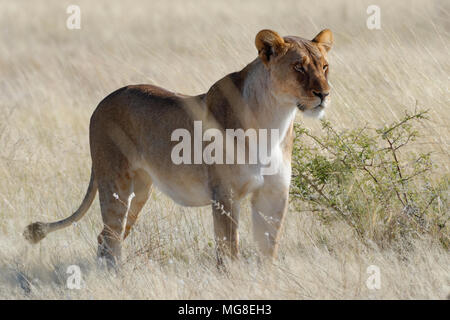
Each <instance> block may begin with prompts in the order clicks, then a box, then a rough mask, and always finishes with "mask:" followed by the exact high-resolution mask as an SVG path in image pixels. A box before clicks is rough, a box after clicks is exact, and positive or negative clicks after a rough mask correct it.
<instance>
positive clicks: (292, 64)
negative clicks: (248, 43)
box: [255, 29, 333, 118]
mask: <svg viewBox="0 0 450 320" xmlns="http://www.w3.org/2000/svg"><path fill="white" fill-rule="evenodd" d="M332 44H333V34H332V33H331V31H330V30H328V29H325V30H322V31H321V32H320V33H319V34H318V35H317V36H316V37H315V38H314V39H313V40H306V39H303V38H300V37H293V36H288V37H284V38H282V37H280V36H279V35H278V33H276V32H275V31H272V30H262V31H260V32H259V33H258V34H257V35H256V39H255V45H256V48H257V49H258V53H259V57H260V59H261V60H262V62H263V63H264V65H265V66H266V68H267V69H268V70H269V73H270V83H271V86H272V91H273V92H274V93H275V95H277V96H278V97H281V98H282V99H283V100H285V101H288V102H289V103H290V104H294V105H297V107H298V108H299V109H300V110H301V111H302V112H303V113H304V114H305V115H308V116H313V117H319V118H320V117H321V116H322V115H323V113H324V110H325V108H326V107H327V105H328V104H329V101H330V96H329V93H330V86H329V84H328V72H329V65H328V61H327V52H328V51H329V50H330V49H331V46H332Z"/></svg>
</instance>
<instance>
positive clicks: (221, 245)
mask: <svg viewBox="0 0 450 320" xmlns="http://www.w3.org/2000/svg"><path fill="white" fill-rule="evenodd" d="M332 42H333V38H332V34H331V31H329V30H324V31H322V32H321V33H319V34H318V35H317V36H316V37H315V38H314V39H313V40H311V41H309V40H306V39H302V38H298V37H284V38H282V37H280V36H279V35H278V34H277V33H276V32H274V31H271V30H263V31H261V32H259V33H258V34H257V36H256V39H255V45H256V47H257V50H258V57H257V58H256V59H255V60H254V61H253V62H251V63H250V64H249V65H247V66H246V67H245V68H244V69H243V70H241V71H239V72H234V73H231V74H229V75H227V76H225V77H224V78H222V79H220V80H219V81H217V82H216V83H215V84H214V85H213V86H212V87H211V88H210V89H209V90H208V92H207V93H205V94H201V95H198V96H186V95H182V94H177V93H173V92H170V91H167V90H165V89H162V88H159V87H156V86H152V85H132V86H127V87H124V88H121V89H119V90H117V91H115V92H113V93H111V94H110V95H109V96H107V97H106V98H105V99H103V100H102V101H101V102H100V104H99V105H98V107H97V109H96V110H95V111H94V113H93V115H92V117H91V121H90V128H89V131H90V147H91V157H92V172H91V180H90V183H89V188H88V191H87V193H86V196H85V198H84V200H83V202H82V204H81V206H80V208H79V209H78V210H77V211H76V212H75V213H74V214H73V215H72V216H70V217H68V218H66V219H64V220H61V221H58V222H54V223H42V222H37V223H33V224H31V225H29V226H28V227H27V228H26V230H25V232H24V236H25V238H26V239H27V240H29V241H30V242H32V243H37V242H39V241H40V240H42V239H43V238H44V237H45V236H46V235H47V234H48V233H50V232H52V231H55V230H58V229H61V228H64V227H67V226H69V225H70V224H72V223H73V222H75V221H78V220H79V219H81V218H82V217H83V215H84V214H85V213H86V211H87V210H88V208H89V207H90V205H91V204H92V201H93V200H94V198H95V195H96V192H97V190H98V191H99V198H100V206H101V211H102V218H103V223H104V228H103V231H102V232H101V233H100V235H99V237H98V242H99V250H98V254H99V256H100V257H105V258H106V259H107V261H110V262H111V263H112V264H114V263H115V262H117V261H118V260H120V255H121V241H122V240H124V239H125V238H126V237H127V235H128V234H129V232H130V230H131V228H132V226H133V225H134V223H135V222H136V220H137V217H138V214H139V212H140V210H141V209H142V207H143V206H144V204H145V203H146V201H147V199H148V195H149V192H150V188H151V186H152V185H155V186H156V187H158V188H159V189H161V190H162V191H163V192H164V193H166V194H167V195H168V196H170V197H171V198H172V199H173V200H175V201H176V202H177V203H179V204H182V205H186V206H204V205H212V211H213V219H214V232H215V238H216V244H217V255H218V261H219V262H221V261H222V258H223V256H231V257H232V258H236V257H237V256H238V253H239V248H238V232H237V230H238V224H239V207H240V206H239V204H240V201H241V200H242V199H243V198H244V197H245V196H246V195H248V194H252V200H251V201H252V215H253V222H254V236H255V239H256V241H257V242H258V244H259V247H260V250H261V252H262V253H263V254H265V255H267V256H272V257H274V256H275V255H276V251H277V247H278V240H279V236H280V229H281V226H282V221H283V220H284V215H285V213H286V209H287V206H288V194H289V184H290V176H291V152H292V145H293V130H292V128H293V122H294V118H295V114H296V111H297V110H298V109H300V110H301V111H302V112H305V114H307V113H311V114H313V115H320V114H322V112H323V110H324V109H325V107H326V106H327V104H328V101H329V96H328V93H329V85H328V80H327V77H328V70H329V68H328V62H327V51H328V50H330V48H331V45H332ZM194 121H202V123H203V129H204V130H206V129H207V128H216V129H218V130H220V131H221V132H224V131H225V129H243V130H247V129H250V128H252V129H278V130H279V132H280V135H279V141H276V143H275V145H273V146H271V160H270V161H271V162H272V163H273V164H274V165H275V166H276V173H275V174H274V175H270V176H264V175H261V167H262V164H261V163H258V164H256V165H245V164H244V165H238V164H232V165H223V164H212V165H207V164H180V165H176V164H174V163H173V162H172V160H171V150H172V149H173V147H174V146H175V145H176V144H177V143H178V142H176V141H171V133H172V132H173V131H174V130H175V129H179V128H184V129H187V130H188V131H189V132H190V133H191V136H193V123H194ZM203 147H204V145H203ZM202 150H203V149H202Z"/></svg>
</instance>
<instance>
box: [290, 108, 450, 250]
mask: <svg viewBox="0 0 450 320" xmlns="http://www.w3.org/2000/svg"><path fill="white" fill-rule="evenodd" d="M426 120H427V117H426V111H420V112H415V113H413V114H408V113H406V115H405V116H404V117H403V119H401V120H399V121H397V122H394V123H392V124H390V125H387V126H384V127H383V128H379V129H371V128H368V127H367V126H366V127H363V128H358V129H353V130H343V131H337V130H335V129H334V128H333V126H332V125H331V123H330V122H328V121H322V128H323V134H321V135H313V134H312V133H311V132H310V131H308V130H307V129H304V128H302V127H301V126H300V125H296V126H295V128H294V129H295V133H296V136H297V137H296V140H295V141H296V142H295V145H294V151H293V172H292V174H293V177H292V188H291V197H292V198H293V203H294V204H295V206H298V207H299V208H300V207H302V209H304V207H305V206H307V208H308V209H310V210H312V211H314V212H317V213H318V215H319V217H320V218H321V219H322V220H323V221H324V222H325V223H331V222H333V221H334V220H335V219H342V220H344V221H345V222H347V223H348V224H349V225H350V226H351V227H352V228H353V229H354V231H355V232H356V233H357V234H358V236H359V237H361V239H363V240H371V241H375V242H376V243H377V244H379V245H381V246H384V245H386V244H389V243H392V241H395V240H399V239H407V238H409V237H410V236H413V237H417V236H421V235H423V234H430V235H432V236H434V237H436V238H437V239H439V241H441V243H442V244H443V245H444V246H445V247H447V248H448V247H449V245H450V242H449V226H448V219H449V212H448V211H449V208H448V207H449V206H448V190H449V188H448V187H449V176H448V175H445V174H444V175H442V174H441V175H439V178H437V179H432V178H431V177H432V176H433V175H432V174H431V173H432V170H434V169H435V168H434V167H433V165H432V162H431V158H430V153H414V154H413V153H411V152H406V151H405V150H406V148H405V147H406V146H408V145H409V144H411V142H413V141H415V140H416V138H417V137H418V131H417V130H416V129H415V124H416V122H417V121H426Z"/></svg>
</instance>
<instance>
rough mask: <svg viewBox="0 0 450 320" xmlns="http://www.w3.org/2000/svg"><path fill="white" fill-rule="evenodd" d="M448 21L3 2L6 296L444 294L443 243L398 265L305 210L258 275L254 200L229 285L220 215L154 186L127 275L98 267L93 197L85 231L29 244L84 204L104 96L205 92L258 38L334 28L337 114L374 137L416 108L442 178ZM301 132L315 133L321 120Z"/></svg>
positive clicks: (132, 241) (1, 272) (393, 5)
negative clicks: (70, 280) (218, 250)
mask: <svg viewBox="0 0 450 320" xmlns="http://www.w3.org/2000/svg"><path fill="white" fill-rule="evenodd" d="M69 4H77V5H79V6H80V7H81V29H80V30H68V29H67V28H66V19H67V17H68V15H67V14H66V8H67V6H68V5H69ZM370 4H376V5H379V6H380V8H381V27H382V28H381V30H368V29H367V27H366V19H367V16H368V15H367V13H366V9H367V7H368V5H370ZM449 12H450V5H449V2H448V1H444V0H443V1H425V0H424V1H379V0H376V1H372V0H370V1H331V0H327V1H299V0H296V1H269V0H263V1H236V0H229V1H223V2H219V1H184V0H183V1H181V0H180V1H132V0H130V1H106V0H105V1H95V2H94V1H50V0H47V1H13V0H10V1H0V41H1V46H0V112H1V116H0V298H3V299H11V298H34V299H36V298H40V299H55V298H69V299H70V298H85V299H91V298H94V299H97V298H106V299H109V298H119V299H122V298H124V299H130V298H144V299H147V298H149V299H152V298H160V299H165V298H176V299H178V298H183V299H195V298H199V299H209V298H217V299H229V298H249V299H262V298H264V299H303V298H312V299H316V298H326V299H335V298H345V299H350V298H384V299H394V298H438V299H442V298H446V297H447V296H448V294H449V293H450V287H449V285H450V272H449V265H450V255H449V253H448V252H447V251H445V250H444V249H443V248H442V247H441V246H439V244H437V243H436V242H435V241H434V240H433V239H428V238H426V237H423V238H422V239H416V240H414V241H413V247H412V248H410V249H409V250H408V251H407V254H403V255H400V256H399V254H398V252H399V251H398V248H395V247H393V248H384V249H380V248H377V247H376V246H375V245H373V246H367V245H363V244H362V243H360V242H359V240H358V239H356V238H355V237H354V236H353V234H352V232H351V230H349V228H348V227H347V226H346V225H345V224H342V223H336V224H334V225H332V226H323V225H322V224H321V222H320V221H319V220H318V219H317V217H316V216H315V215H314V213H312V212H308V211H296V210H294V209H291V210H290V211H289V214H288V217H287V220H286V224H285V228H284V232H283V237H282V243H281V248H280V257H279V259H278V260H277V262H276V263H275V264H274V265H263V266H260V265H258V263H257V259H256V258H255V254H254V252H255V245H254V243H253V241H252V236H251V221H250V214H249V213H250V212H249V209H248V204H245V205H244V208H243V212H242V225H241V227H240V235H241V248H242V259H241V261H240V262H238V263H235V264H233V265H231V266H230V273H229V274H222V273H219V272H218V271H217V269H216V267H215V260H214V250H213V246H212V238H213V232H212V230H213V228H212V218H211V214H210V209H209V208H195V209H192V208H184V207H180V206H177V205H175V204H174V203H173V202H172V201H171V200H169V199H168V198H167V197H165V196H164V195H162V194H161V193H160V192H158V191H157V190H155V191H154V192H153V194H152V197H151V200H150V201H149V202H148V203H147V205H146V206H145V208H144V210H143V212H142V213H141V216H140V220H139V221H138V223H137V226H136V227H135V229H134V232H132V234H131V235H130V237H129V238H128V239H127V240H126V241H125V243H124V256H125V257H124V260H125V261H126V262H125V264H124V267H123V269H122V271H121V272H120V273H119V274H117V275H111V274H109V273H107V272H104V271H102V270H101V269H98V268H97V264H96V261H95V254H96V246H97V244H96V236H97V234H98V233H99V232H100V230H101V219H100V213H99V212H100V211H99V205H98V200H96V201H95V202H94V204H93V206H92V207H91V209H90V211H89V212H88V214H87V215H86V216H85V218H84V219H83V220H82V221H80V223H78V224H77V225H76V226H73V227H70V228H68V229H66V230H64V231H59V232H56V233H53V234H51V235H49V237H48V238H46V239H44V240H43V241H42V242H41V243H40V244H38V245H35V246H31V245H29V244H27V243H26V242H25V241H24V239H23V238H22V235H21V233H22V231H23V228H24V227H25V226H26V225H27V224H28V223H30V222H32V221H36V220H39V221H53V220H55V219H60V218H62V217H66V216H68V215H69V214H71V212H72V211H73V210H74V209H76V208H77V207H78V205H79V204H80V202H81V200H82V197H83V195H84V193H85V190H86V187H87V183H88V180H89V172H90V166H91V163H90V155H89V145H88V123H89V118H90V115H91V114H92V112H93V110H94V108H95V107H96V105H97V104H98V102H99V101H100V100H101V99H102V98H103V97H104V96H106V95H107V94H108V93H110V92H112V91H114V90H115V89H117V88H119V87H121V86H124V85H127V84H135V83H153V84H158V85H160V86H163V87H165V88H168V89H171V90H174V91H178V92H183V93H188V94H198V93H201V92H205V91H206V90H207V89H208V88H209V87H210V86H211V85H212V84H213V83H214V82H215V81H216V80H218V79H219V78H221V77H222V76H224V75H225V74H227V73H230V72H233V71H236V70H239V69H241V68H243V67H244V66H245V65H246V64H247V63H249V62H250V61H251V60H253V59H254V58H255V57H256V49H255V47H254V36H255V35H256V33H257V32H258V31H259V30H260V29H263V28H272V29H274V30H276V31H278V32H279V33H280V34H282V35H299V36H303V37H309V38H312V37H313V36H314V35H315V34H316V33H317V32H319V31H320V30H321V29H322V28H330V29H331V30H333V32H334V35H335V46H334V48H333V49H332V51H331V54H330V66H331V67H330V82H331V85H332V107H331V108H330V110H329V111H328V113H327V118H328V119H329V120H331V121H332V123H333V124H335V125H336V126H338V127H340V128H352V127H355V126H360V125H364V124H366V123H368V124H369V125H371V126H374V127H376V126H379V125H382V124H383V123H385V122H386V121H390V120H393V119H398V118H399V117H400V116H401V115H402V114H403V111H404V110H405V109H409V110H412V109H414V106H415V104H416V101H417V102H418V105H419V106H421V107H423V108H427V109H430V116H431V121H430V122H428V123H425V124H424V125H423V127H421V128H420V130H421V133H422V134H423V139H421V140H420V141H418V142H416V143H415V144H413V147H412V149H411V151H413V152H414V151H424V150H429V151H433V160H434V161H435V163H436V165H437V170H436V172H437V173H436V174H437V175H440V174H445V173H448V172H449V161H448V160H449V153H448V149H449V148H448V142H449V141H450V131H449V120H450V112H449V102H450V101H449V91H448V90H449V86H448V85H449V72H450V61H449V48H448V46H449V43H450V41H449V39H450V37H449V32H450V14H449ZM298 121H299V122H302V123H303V124H304V125H305V126H307V127H310V128H312V129H313V130H315V132H316V133H320V125H319V123H317V121H313V120H308V119H303V118H302V116H301V115H299V117H298ZM69 265H78V266H80V268H81V270H82V275H83V280H84V282H85V285H84V287H83V288H82V289H81V290H69V289H68V288H67V286H66V279H67V277H68V274H66V269H67V266H69ZM369 265H377V266H378V267H380V271H381V289H380V290H369V289H368V288H367V287H366V279H367V277H368V274H367V273H366V268H367V267H368V266H369ZM28 281H29V282H30V283H31V291H30V292H28V293H27V292H26V290H24V289H23V288H27V287H30V286H29V285H27V284H26V283H27V282H28Z"/></svg>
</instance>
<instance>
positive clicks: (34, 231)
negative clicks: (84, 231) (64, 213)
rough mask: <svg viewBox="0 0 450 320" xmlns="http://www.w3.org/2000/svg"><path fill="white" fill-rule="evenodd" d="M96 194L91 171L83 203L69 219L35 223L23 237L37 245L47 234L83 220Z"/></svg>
mask: <svg viewBox="0 0 450 320" xmlns="http://www.w3.org/2000/svg"><path fill="white" fill-rule="evenodd" d="M96 194H97V181H96V180H95V177H94V171H93V170H92V171H91V179H90V181H89V187H88V189H87V191H86V195H85V196H84V199H83V202H82V203H81V205H80V207H79V208H78V210H77V211H75V212H74V213H73V214H72V215H71V216H70V217H67V218H65V219H63V220H60V221H56V222H52V223H44V222H35V223H32V224H30V225H28V226H27V227H26V228H25V231H24V232H23V236H24V237H25V239H27V240H28V241H29V242H31V243H38V242H39V241H41V240H42V239H44V238H45V236H46V235H47V234H49V233H50V232H53V231H56V230H59V229H63V228H65V227H68V226H70V225H71V224H72V223H74V222H77V221H78V220H80V219H81V218H83V216H84V214H85V213H86V211H87V210H88V209H89V207H90V206H91V204H92V202H93V201H94V199H95V195H96Z"/></svg>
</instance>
